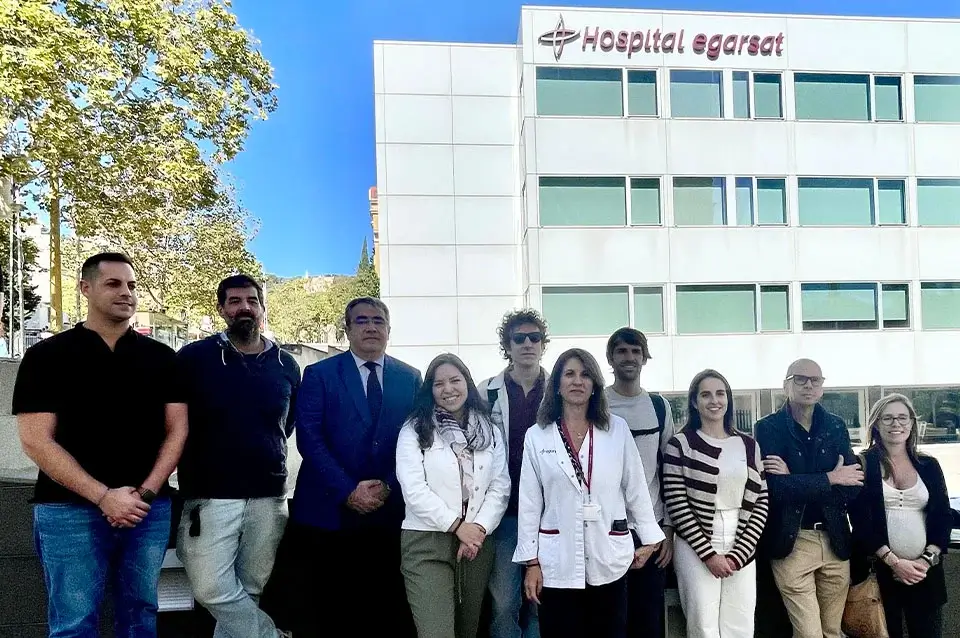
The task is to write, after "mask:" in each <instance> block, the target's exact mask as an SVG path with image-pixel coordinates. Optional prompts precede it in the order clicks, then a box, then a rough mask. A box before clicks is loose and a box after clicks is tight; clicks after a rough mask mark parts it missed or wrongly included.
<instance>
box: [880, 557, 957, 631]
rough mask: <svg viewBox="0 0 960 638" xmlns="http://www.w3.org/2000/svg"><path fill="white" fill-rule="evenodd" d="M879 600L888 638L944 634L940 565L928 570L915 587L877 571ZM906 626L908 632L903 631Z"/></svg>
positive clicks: (882, 570) (941, 569) (885, 570)
mask: <svg viewBox="0 0 960 638" xmlns="http://www.w3.org/2000/svg"><path fill="white" fill-rule="evenodd" d="M877 582H878V584H879V585H880V598H881V599H882V600H883V611H884V614H885V615H886V617H887V631H888V632H889V633H890V638H903V637H904V636H905V635H906V636H910V638H940V637H941V636H942V635H943V603H944V601H945V596H944V593H943V592H944V591H945V584H944V576H943V566H942V565H941V566H937V567H933V568H931V569H930V570H929V571H928V572H927V577H926V578H925V579H924V580H922V581H920V583H918V584H916V585H904V584H903V583H898V582H896V581H895V580H893V577H892V575H891V573H890V570H889V569H886V568H884V567H881V568H879V569H878V570H877ZM904 624H906V628H907V633H906V634H904V632H903V628H904Z"/></svg>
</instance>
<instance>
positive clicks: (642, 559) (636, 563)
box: [630, 541, 662, 569]
mask: <svg viewBox="0 0 960 638" xmlns="http://www.w3.org/2000/svg"><path fill="white" fill-rule="evenodd" d="M661 543H662V541H661ZM658 549H660V543H657V544H656V545H641V546H640V547H638V548H637V549H636V550H634V552H633V563H632V564H631V565H630V569H640V568H641V567H643V566H644V565H646V564H647V561H648V560H650V557H651V556H653V553H654V552H655V551H657V550H658Z"/></svg>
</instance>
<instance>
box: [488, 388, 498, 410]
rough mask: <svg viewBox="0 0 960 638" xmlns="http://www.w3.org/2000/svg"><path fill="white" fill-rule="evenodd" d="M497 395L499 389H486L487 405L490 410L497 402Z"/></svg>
mask: <svg viewBox="0 0 960 638" xmlns="http://www.w3.org/2000/svg"><path fill="white" fill-rule="evenodd" d="M499 394H500V389H499V388H487V403H488V404H490V407H491V409H492V408H493V404H494V403H496V402H497V395H499Z"/></svg>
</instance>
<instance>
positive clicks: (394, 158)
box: [384, 144, 454, 195]
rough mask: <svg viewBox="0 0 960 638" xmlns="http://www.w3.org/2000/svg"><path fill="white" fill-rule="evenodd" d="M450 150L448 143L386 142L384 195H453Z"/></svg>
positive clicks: (451, 152)
mask: <svg viewBox="0 0 960 638" xmlns="http://www.w3.org/2000/svg"><path fill="white" fill-rule="evenodd" d="M453 149H454V147H453V146H449V145H428V144H385V145H384V164H385V168H386V173H387V174H386V178H387V188H386V189H385V192H384V194H385V195H453V194H454V186H453ZM426 167H429V170H425V168H426Z"/></svg>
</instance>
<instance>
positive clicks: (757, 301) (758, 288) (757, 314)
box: [672, 281, 794, 337]
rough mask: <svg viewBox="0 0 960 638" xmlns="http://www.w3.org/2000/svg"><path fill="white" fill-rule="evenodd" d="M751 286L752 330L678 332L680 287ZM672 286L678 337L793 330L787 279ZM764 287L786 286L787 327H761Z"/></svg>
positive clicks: (785, 332)
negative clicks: (767, 328) (774, 328)
mask: <svg viewBox="0 0 960 638" xmlns="http://www.w3.org/2000/svg"><path fill="white" fill-rule="evenodd" d="M692 287H696V288H747V287H752V288H753V322H754V329H753V331H752V332H680V327H679V326H680V321H679V320H680V312H679V303H678V301H677V296H678V293H679V292H680V291H681V289H682V288H692ZM672 288H673V291H672V292H673V308H674V317H673V319H674V325H673V328H674V332H673V334H675V335H676V336H678V337H698V336H739V335H761V334H781V335H782V334H790V333H792V332H793V318H794V312H793V295H792V292H791V288H792V284H791V283H790V282H787V281H762V282H738V283H731V282H727V283H716V282H709V283H690V282H684V283H675V284H672ZM764 288H786V289H787V328H786V329H785V330H764V329H763V308H762V306H763V297H762V291H763V289H764Z"/></svg>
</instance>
